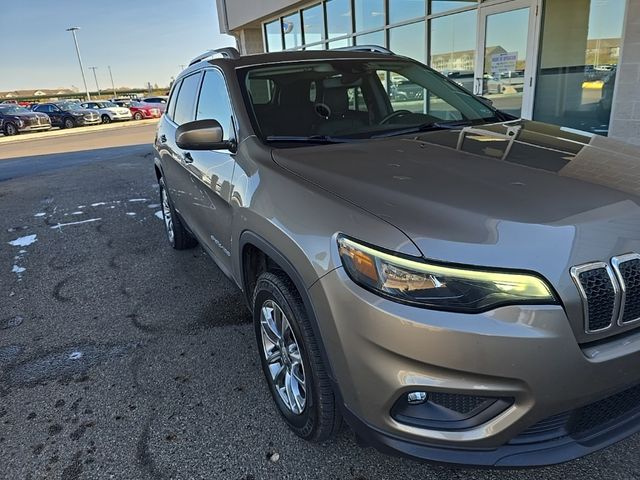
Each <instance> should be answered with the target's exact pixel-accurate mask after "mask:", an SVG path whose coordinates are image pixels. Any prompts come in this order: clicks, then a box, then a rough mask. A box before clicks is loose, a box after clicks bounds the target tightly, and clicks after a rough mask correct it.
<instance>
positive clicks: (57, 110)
mask: <svg viewBox="0 0 640 480" xmlns="http://www.w3.org/2000/svg"><path fill="white" fill-rule="evenodd" d="M34 111H35V112H42V113H46V114H47V115H49V117H50V118H51V124H52V125H53V126H54V127H60V128H73V127H79V126H83V125H97V124H99V123H100V122H101V119H100V114H99V113H97V112H95V111H92V110H87V109H86V108H82V107H81V106H80V104H78V103H75V102H60V103H42V104H40V105H38V106H37V107H35V108H34Z"/></svg>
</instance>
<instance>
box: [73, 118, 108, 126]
mask: <svg viewBox="0 0 640 480" xmlns="http://www.w3.org/2000/svg"><path fill="white" fill-rule="evenodd" d="M75 120H76V123H77V124H78V125H83V126H86V125H98V124H99V123H102V118H101V117H98V118H94V119H88V118H86V117H75Z"/></svg>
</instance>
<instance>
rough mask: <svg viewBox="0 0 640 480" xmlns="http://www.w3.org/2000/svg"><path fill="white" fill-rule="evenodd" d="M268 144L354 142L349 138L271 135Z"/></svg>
mask: <svg viewBox="0 0 640 480" xmlns="http://www.w3.org/2000/svg"><path fill="white" fill-rule="evenodd" d="M266 140H267V142H299V143H319V144H330V143H347V142H350V141H352V140H351V139H348V138H340V137H330V136H328V135H309V136H303V135H300V136H298V135H269V136H268V137H267V138H266Z"/></svg>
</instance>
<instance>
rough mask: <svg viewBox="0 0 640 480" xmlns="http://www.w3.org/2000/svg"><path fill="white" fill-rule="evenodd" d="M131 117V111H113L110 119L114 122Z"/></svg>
mask: <svg viewBox="0 0 640 480" xmlns="http://www.w3.org/2000/svg"><path fill="white" fill-rule="evenodd" d="M132 118H133V115H131V113H114V114H113V115H112V116H111V120H113V121H114V122H117V121H124V120H131V119H132Z"/></svg>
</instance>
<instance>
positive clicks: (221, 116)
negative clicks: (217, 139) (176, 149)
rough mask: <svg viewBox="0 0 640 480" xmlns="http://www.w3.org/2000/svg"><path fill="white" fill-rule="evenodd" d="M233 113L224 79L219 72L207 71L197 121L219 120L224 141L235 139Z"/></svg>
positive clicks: (201, 91)
mask: <svg viewBox="0 0 640 480" xmlns="http://www.w3.org/2000/svg"><path fill="white" fill-rule="evenodd" d="M232 115H233V113H232V111H231V105H230V104H229V94H228V93H227V85H226V83H225V81H224V77H223V76H222V74H221V73H220V72H218V71H217V70H207V71H206V72H205V74H204V80H203V81H202V88H201V89H200V98H199V99H198V109H197V110H196V120H208V119H213V120H217V121H218V122H219V123H220V125H222V133H223V138H224V140H229V139H230V138H233V137H234V136H235V135H234V130H233V120H231V117H232Z"/></svg>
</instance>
